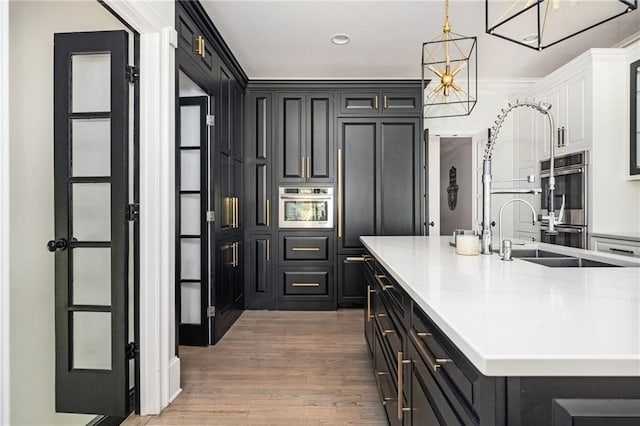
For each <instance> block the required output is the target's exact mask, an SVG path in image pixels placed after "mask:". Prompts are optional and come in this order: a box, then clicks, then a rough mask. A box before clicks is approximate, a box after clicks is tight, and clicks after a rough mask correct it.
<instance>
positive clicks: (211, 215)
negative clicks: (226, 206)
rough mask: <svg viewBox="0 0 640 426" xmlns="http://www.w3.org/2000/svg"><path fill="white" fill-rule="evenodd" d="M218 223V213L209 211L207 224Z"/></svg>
mask: <svg viewBox="0 0 640 426" xmlns="http://www.w3.org/2000/svg"><path fill="white" fill-rule="evenodd" d="M215 221H216V212H215V211H213V210H209V211H207V222H215Z"/></svg>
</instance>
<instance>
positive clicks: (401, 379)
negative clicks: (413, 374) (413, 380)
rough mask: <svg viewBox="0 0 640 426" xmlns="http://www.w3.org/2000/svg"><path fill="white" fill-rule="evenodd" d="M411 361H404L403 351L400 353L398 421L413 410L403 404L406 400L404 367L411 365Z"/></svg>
mask: <svg viewBox="0 0 640 426" xmlns="http://www.w3.org/2000/svg"><path fill="white" fill-rule="evenodd" d="M410 363H411V360H409V359H403V356H402V351H400V352H398V420H402V417H403V413H404V412H405V411H411V408H409V407H404V408H403V407H402V403H403V402H404V398H403V397H402V395H403V392H402V391H403V389H402V387H403V383H402V382H403V379H404V378H403V374H402V373H403V368H402V367H403V366H404V365H405V364H410Z"/></svg>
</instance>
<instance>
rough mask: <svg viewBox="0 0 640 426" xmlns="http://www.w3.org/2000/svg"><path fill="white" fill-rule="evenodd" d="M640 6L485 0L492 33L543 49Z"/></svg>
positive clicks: (622, 0)
mask: <svg viewBox="0 0 640 426" xmlns="http://www.w3.org/2000/svg"><path fill="white" fill-rule="evenodd" d="M637 8H638V0H600V1H594V0H485V18H486V19H485V23H486V31H487V33H488V34H491V35H494V36H496V37H500V38H503V39H505V40H509V41H512V42H514V43H516V44H519V45H521V46H525V47H529V48H531V49H535V50H542V49H545V48H547V47H550V46H553V45H555V44H557V43H560V42H561V41H564V40H566V39H568V38H571V37H573V36H576V35H578V34H580V33H583V32H585V31H587V30H590V29H591V28H594V27H596V26H598V25H601V24H604V23H605V22H608V21H611V20H612V19H615V18H617V17H619V16H621V15H625V14H627V13H629V12H632V11H634V10H636V9H637Z"/></svg>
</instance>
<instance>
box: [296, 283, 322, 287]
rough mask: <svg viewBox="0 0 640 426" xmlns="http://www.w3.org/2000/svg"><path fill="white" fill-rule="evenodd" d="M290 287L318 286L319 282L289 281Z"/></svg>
mask: <svg viewBox="0 0 640 426" xmlns="http://www.w3.org/2000/svg"><path fill="white" fill-rule="evenodd" d="M291 287H320V283H291Z"/></svg>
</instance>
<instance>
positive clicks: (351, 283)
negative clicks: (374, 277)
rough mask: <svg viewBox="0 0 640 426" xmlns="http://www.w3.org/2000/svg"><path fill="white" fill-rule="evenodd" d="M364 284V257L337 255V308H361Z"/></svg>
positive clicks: (364, 289) (364, 290)
mask: <svg viewBox="0 0 640 426" xmlns="http://www.w3.org/2000/svg"><path fill="white" fill-rule="evenodd" d="M366 283H367V280H366V278H365V266H364V257H363V256H345V255H338V307H341V308H344V307H362V306H363V305H364V299H365V295H366V290H367V289H366V285H367V284H366ZM365 308H366V307H365Z"/></svg>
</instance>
